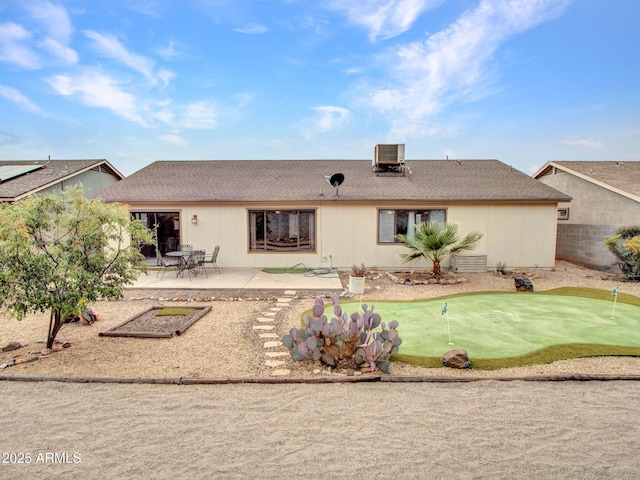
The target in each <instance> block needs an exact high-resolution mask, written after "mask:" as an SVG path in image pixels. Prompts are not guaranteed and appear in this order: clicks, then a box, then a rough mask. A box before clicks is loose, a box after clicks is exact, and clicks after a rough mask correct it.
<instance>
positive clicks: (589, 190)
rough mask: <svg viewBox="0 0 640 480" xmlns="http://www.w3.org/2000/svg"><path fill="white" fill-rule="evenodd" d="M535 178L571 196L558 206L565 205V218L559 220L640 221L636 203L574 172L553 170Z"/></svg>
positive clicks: (582, 222) (579, 222)
mask: <svg viewBox="0 0 640 480" xmlns="http://www.w3.org/2000/svg"><path fill="white" fill-rule="evenodd" d="M539 180H540V181H541V182H542V183H545V184H547V185H549V186H550V187H553V188H555V189H556V190H558V191H560V192H562V193H566V194H567V195H569V196H571V197H572V198H573V199H572V200H571V202H570V203H566V202H563V203H560V204H559V205H558V206H559V208H563V207H569V218H568V219H567V220H559V223H564V224H576V225H616V226H620V225H632V224H637V223H638V222H640V203H638V202H636V201H634V200H632V199H630V198H627V197H624V196H622V195H620V194H618V193H615V192H612V191H611V190H607V189H606V188H603V187H601V186H599V185H596V184H594V183H591V182H588V181H586V180H583V179H582V178H579V177H576V176H575V175H572V174H569V173H566V172H563V171H561V170H557V171H556V173H555V174H549V175H544V176H542V177H540V178H539Z"/></svg>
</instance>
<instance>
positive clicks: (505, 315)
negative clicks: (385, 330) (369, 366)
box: [327, 289, 640, 369]
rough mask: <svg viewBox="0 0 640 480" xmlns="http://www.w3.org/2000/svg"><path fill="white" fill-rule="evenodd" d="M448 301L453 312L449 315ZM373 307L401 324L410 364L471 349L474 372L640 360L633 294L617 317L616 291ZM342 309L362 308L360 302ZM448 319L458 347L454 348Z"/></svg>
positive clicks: (623, 298)
mask: <svg viewBox="0 0 640 480" xmlns="http://www.w3.org/2000/svg"><path fill="white" fill-rule="evenodd" d="M445 302H446V303H447V307H448V311H447V314H446V315H442V308H443V306H444V304H445ZM371 303H373V304H374V305H375V311H376V312H378V313H380V315H381V316H382V319H383V320H384V321H389V320H394V319H395V320H398V322H399V323H400V325H399V327H398V332H399V334H400V337H401V338H402V340H403V343H402V346H401V347H400V352H399V354H398V355H396V358H395V359H396V360H399V361H405V362H408V363H418V364H424V365H426V366H437V365H438V360H439V358H440V356H441V355H442V354H443V353H444V352H446V351H447V350H450V349H453V348H464V349H466V350H467V352H468V353H469V356H470V357H471V359H472V361H473V362H474V368H479V367H480V365H483V367H484V368H488V369H490V368H502V367H503V366H514V365H522V364H533V363H547V362H549V361H555V360H557V359H563V358H577V357H582V356H592V355H640V298H638V297H633V296H630V295H623V294H619V296H618V301H617V302H616V307H615V314H614V318H611V315H612V311H613V296H612V295H611V292H604V291H601V290H593V289H558V290H556V291H551V292H543V293H524V294H523V293H480V294H466V295H458V296H450V297H443V298H437V299H431V300H426V301H413V302H382V301H381V302H369V304H371ZM342 308H343V310H344V311H347V312H353V311H356V310H360V309H359V304H358V303H357V302H346V303H343V304H342ZM331 310H332V309H331V308H329V309H327V316H329V318H331V316H332V311H331ZM447 316H448V320H449V324H450V329H451V341H452V342H453V343H454V345H449V335H448V329H447ZM483 359H484V360H483Z"/></svg>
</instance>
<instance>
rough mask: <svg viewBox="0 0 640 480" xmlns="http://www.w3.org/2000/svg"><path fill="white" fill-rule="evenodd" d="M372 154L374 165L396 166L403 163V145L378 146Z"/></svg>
mask: <svg viewBox="0 0 640 480" xmlns="http://www.w3.org/2000/svg"><path fill="white" fill-rule="evenodd" d="M373 153H374V154H373V163H374V165H398V164H403V163H404V143H396V144H378V145H376V147H375V150H374V152H373Z"/></svg>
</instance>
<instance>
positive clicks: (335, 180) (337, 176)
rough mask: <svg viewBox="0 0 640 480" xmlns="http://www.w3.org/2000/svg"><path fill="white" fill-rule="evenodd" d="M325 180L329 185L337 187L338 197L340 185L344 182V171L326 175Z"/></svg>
mask: <svg viewBox="0 0 640 480" xmlns="http://www.w3.org/2000/svg"><path fill="white" fill-rule="evenodd" d="M324 178H325V180H326V181H327V183H328V184H329V185H331V186H332V187H333V188H335V189H336V197H338V196H339V195H338V187H339V186H340V185H342V182H344V175H343V174H342V173H334V174H333V175H331V176H329V175H325V176H324Z"/></svg>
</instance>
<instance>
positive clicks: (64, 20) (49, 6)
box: [26, 1, 73, 44]
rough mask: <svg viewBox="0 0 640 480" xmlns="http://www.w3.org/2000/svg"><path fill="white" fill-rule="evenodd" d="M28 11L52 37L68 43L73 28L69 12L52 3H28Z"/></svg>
mask: <svg viewBox="0 0 640 480" xmlns="http://www.w3.org/2000/svg"><path fill="white" fill-rule="evenodd" d="M26 6H27V9H28V11H29V13H30V14H31V16H32V17H33V18H34V19H35V20H37V21H38V22H39V23H41V24H42V25H43V26H44V27H45V28H46V30H47V32H48V34H49V36H50V37H52V38H54V39H56V40H58V41H60V42H63V43H65V44H66V43H68V42H69V40H70V38H71V34H72V33H73V27H72V25H71V20H70V19H69V15H68V14H67V11H66V10H65V9H64V8H62V7H61V6H60V5H54V4H53V3H51V2H37V1H36V2H27V3H26Z"/></svg>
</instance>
